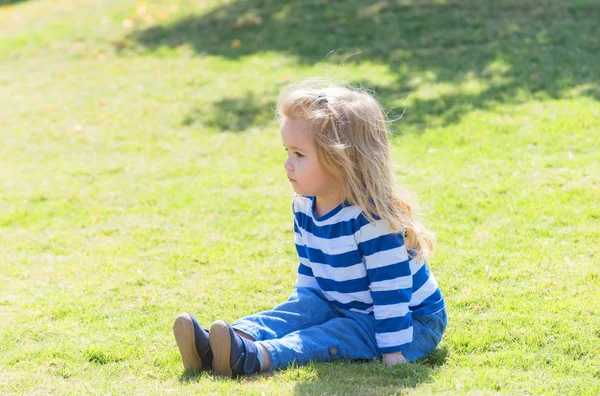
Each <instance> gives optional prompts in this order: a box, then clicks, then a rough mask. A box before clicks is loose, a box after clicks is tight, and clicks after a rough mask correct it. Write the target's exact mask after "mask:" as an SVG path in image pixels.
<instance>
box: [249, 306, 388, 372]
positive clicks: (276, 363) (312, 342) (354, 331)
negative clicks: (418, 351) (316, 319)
mask: <svg viewBox="0 0 600 396" xmlns="http://www.w3.org/2000/svg"><path fill="white" fill-rule="evenodd" d="M259 344H261V345H262V346H263V347H265V349H266V350H267V351H268V352H269V355H270V357H271V366H270V370H276V369H278V368H284V367H287V366H290V365H292V364H294V363H295V364H298V365H303V364H306V363H308V362H309V361H311V360H315V361H333V360H337V359H343V358H345V359H368V360H372V359H377V358H381V354H380V353H379V351H378V349H377V342H376V341H375V320H374V318H373V316H371V315H365V314H357V315H356V316H355V317H336V318H333V319H330V320H329V321H327V322H325V323H323V324H320V325H316V326H312V327H308V328H305V329H302V330H298V331H295V332H292V333H290V334H288V335H286V336H285V337H282V338H280V339H271V340H265V341H260V342H259Z"/></svg>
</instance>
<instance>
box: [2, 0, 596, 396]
mask: <svg viewBox="0 0 600 396" xmlns="http://www.w3.org/2000/svg"><path fill="white" fill-rule="evenodd" d="M598 21H600V1H598V0H570V1H566V0H539V1H535V0H520V1H516V0H504V1H495V2H494V1H483V0H481V1H476V0H425V1H417V0H388V1H377V2H375V1H369V2H365V1H360V0H346V1H339V2H336V1H332V0H302V1H300V0H296V1H290V2H281V1H275V0H238V1H235V0H229V1H216V0H203V1H193V0H156V1H151V2H147V3H139V2H135V1H130V0H118V1H117V0H80V1H74V0H56V1H54V0H30V1H19V0H0V394H51V393H56V394H82V393H84V394H87V393H93V394H168V393H178V394H257V395H261V394H263V393H264V394H276V395H279V394H301V395H303V394H315V395H321V394H330V395H331V394H338V395H345V394H360V395H366V394H374V395H390V394H427V395H429V394H436V393H441V394H448V393H451V394H452V393H460V394H496V393H500V394H573V395H575V394H576V395H597V394H599V393H600V352H599V351H600V248H599V246H600V244H599V243H598V241H599V240H600V207H599V203H600V84H599V82H600V66H599V65H600V24H599V23H598ZM310 76H326V77H329V78H332V79H336V80H339V81H343V82H347V83H353V84H357V85H360V86H362V87H365V88H368V89H370V90H372V91H373V92H375V93H376V94H377V96H378V98H379V99H380V101H381V103H382V105H383V106H384V107H385V108H386V110H387V111H388V113H389V118H390V119H393V120H396V121H395V122H393V123H392V124H391V132H392V133H393V137H392V144H393V157H394V161H395V164H396V170H395V172H396V176H397V180H398V182H399V183H401V184H403V185H405V186H407V187H408V188H409V189H411V190H412V191H414V192H415V194H416V196H417V197H418V199H419V202H420V206H421V209H422V212H423V215H424V218H425V222H426V224H427V225H428V226H429V227H430V228H431V229H433V230H434V231H435V232H436V234H437V250H436V253H435V256H434V257H433V258H432V259H431V260H430V265H431V268H432V271H433V272H434V274H435V275H436V278H437V280H438V282H439V284H440V287H441V289H442V291H443V293H444V295H445V298H446V302H447V310H448V314H449V325H448V329H447V332H446V334H445V336H444V339H443V341H442V343H441V344H440V346H439V347H438V349H437V350H436V351H434V352H433V353H432V354H430V355H428V356H427V357H426V358H424V359H422V360H420V361H418V362H416V363H413V364H410V365H406V366H401V367H395V368H393V369H388V368H387V367H385V366H384V365H383V364H382V363H380V362H372V363H356V362H335V363H320V364H316V363H315V364H311V365H309V366H304V367H292V368H289V369H286V370H281V371H277V372H275V373H272V374H270V375H263V376H255V377H249V378H245V379H241V380H231V379H224V378H218V377H213V376H212V375H210V374H202V375H199V376H195V375H188V374H185V373H184V372H183V366H182V364H181V358H180V356H179V352H178V350H177V346H176V344H175V341H174V338H173V335H172V324H173V320H174V319H175V317H176V316H177V314H179V313H180V312H185V311H187V312H191V313H193V314H194V315H195V316H196V317H197V318H198V319H199V320H200V321H201V323H202V324H204V325H205V326H209V325H210V323H211V322H212V321H213V320H216V319H224V320H228V321H232V320H235V319H236V318H238V317H241V316H244V315H247V314H250V313H253V312H257V311H259V310H264V309H269V308H271V307H272V306H274V305H275V304H277V303H278V302H281V301H283V300H284V299H285V298H286V297H287V296H288V295H289V293H290V292H291V290H292V288H293V284H294V280H295V271H296V266H297V262H296V258H295V251H294V247H293V242H292V241H293V229H292V216H291V212H290V210H291V194H292V190H291V188H290V186H289V185H288V182H287V179H286V177H285V172H284V170H283V162H284V159H285V156H286V154H285V151H284V150H283V147H282V144H281V141H280V138H279V134H278V124H277V122H276V120H275V117H274V111H273V106H274V103H275V100H276V97H277V93H278V91H279V90H280V89H281V88H282V87H283V86H285V85H286V84H289V83H292V82H296V81H300V80H302V79H303V78H306V77H310Z"/></svg>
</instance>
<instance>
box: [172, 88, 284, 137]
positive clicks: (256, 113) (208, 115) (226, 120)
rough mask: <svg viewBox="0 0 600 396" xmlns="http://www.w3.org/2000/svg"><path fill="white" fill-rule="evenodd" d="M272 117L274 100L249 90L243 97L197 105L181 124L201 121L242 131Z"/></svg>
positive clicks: (220, 128)
mask: <svg viewBox="0 0 600 396" xmlns="http://www.w3.org/2000/svg"><path fill="white" fill-rule="evenodd" d="M274 118H275V101H274V100H264V99H262V97H259V96H258V95H255V94H253V93H251V92H249V93H247V94H246V95H245V96H243V97H236V98H227V99H223V100H219V101H217V102H215V103H213V104H212V106H208V107H197V108H196V109H194V110H193V111H192V112H190V113H189V114H188V115H187V116H186V117H185V118H184V120H183V125H184V126H190V125H194V124H197V123H201V124H202V125H204V126H206V127H209V128H215V129H217V130H219V131H233V132H243V131H246V130H248V129H250V128H251V127H253V126H261V125H265V124H267V123H269V122H272V121H273V119H274Z"/></svg>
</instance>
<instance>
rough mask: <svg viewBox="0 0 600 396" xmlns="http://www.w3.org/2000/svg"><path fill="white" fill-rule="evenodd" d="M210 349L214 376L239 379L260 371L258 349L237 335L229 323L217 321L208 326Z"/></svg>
mask: <svg viewBox="0 0 600 396" xmlns="http://www.w3.org/2000/svg"><path fill="white" fill-rule="evenodd" d="M209 339H210V347H211V349H212V351H213V354H214V358H213V365H212V367H213V371H214V372H215V373H216V374H220V375H227V376H230V377H233V378H235V377H239V376H241V375H249V374H254V373H257V372H259V371H260V363H259V361H258V354H259V353H260V352H259V351H258V347H257V346H256V344H255V343H254V342H252V341H250V340H248V339H246V338H244V337H241V336H239V335H237V334H236V333H235V332H234V331H233V328H232V327H231V325H229V323H227V322H224V321H222V320H217V321H216V322H214V323H213V324H212V326H210V335H209Z"/></svg>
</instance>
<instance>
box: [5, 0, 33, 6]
mask: <svg viewBox="0 0 600 396" xmlns="http://www.w3.org/2000/svg"><path fill="white" fill-rule="evenodd" d="M26 1H28V0H0V7H2V6H5V5H13V4H18V3H25V2H26Z"/></svg>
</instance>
